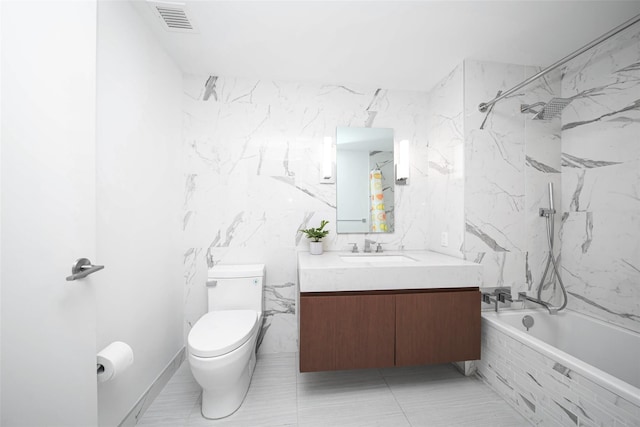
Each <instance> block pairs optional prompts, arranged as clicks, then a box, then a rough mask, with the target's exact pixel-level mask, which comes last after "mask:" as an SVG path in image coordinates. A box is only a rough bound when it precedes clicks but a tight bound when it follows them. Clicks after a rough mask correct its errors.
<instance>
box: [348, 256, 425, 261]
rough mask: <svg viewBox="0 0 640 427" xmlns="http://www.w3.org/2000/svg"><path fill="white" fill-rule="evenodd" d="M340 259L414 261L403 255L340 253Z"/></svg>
mask: <svg viewBox="0 0 640 427" xmlns="http://www.w3.org/2000/svg"><path fill="white" fill-rule="evenodd" d="M340 259H341V260H343V261H345V262H369V263H383V262H394V263H397V262H416V260H415V259H413V258H409V257H408V256H404V255H340Z"/></svg>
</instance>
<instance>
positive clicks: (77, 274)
mask: <svg viewBox="0 0 640 427" xmlns="http://www.w3.org/2000/svg"><path fill="white" fill-rule="evenodd" d="M103 268H104V265H93V264H91V261H89V260H88V259H87V258H78V259H77V260H76V262H74V263H73V265H72V266H71V276H67V281H68V282H70V281H72V280H78V279H82V278H84V277H87V276H88V275H90V274H91V273H95V272H96V271H98V270H102V269H103Z"/></svg>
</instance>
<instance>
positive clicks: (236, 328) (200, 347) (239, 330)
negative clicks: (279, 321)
mask: <svg viewBox="0 0 640 427" xmlns="http://www.w3.org/2000/svg"><path fill="white" fill-rule="evenodd" d="M257 320H258V313H257V312H255V311H253V310H220V311H211V312H209V313H207V314H205V315H204V316H202V317H201V318H200V319H199V320H198V321H197V322H196V324H195V325H193V328H191V332H189V337H188V338H187V342H188V345H189V352H190V353H191V354H193V355H194V356H198V357H214V356H221V355H223V354H226V353H229V352H230V351H233V350H235V349H236V348H238V347H240V346H241V345H242V344H244V343H245V342H246V341H247V339H249V336H251V334H252V333H253V332H254V331H255V330H256V329H257V328H258V321H257Z"/></svg>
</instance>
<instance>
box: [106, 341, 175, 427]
mask: <svg viewBox="0 0 640 427" xmlns="http://www.w3.org/2000/svg"><path fill="white" fill-rule="evenodd" d="M185 357H186V351H185V348H184V347H182V348H181V349H180V350H179V351H178V352H177V353H176V355H175V356H174V357H173V359H171V361H170V362H169V364H168V365H167V366H166V367H165V368H164V369H163V370H162V372H161V373H160V375H158V376H157V377H156V379H155V380H154V381H153V383H151V385H150V386H149V388H148V389H147V390H146V391H145V392H144V393H143V394H142V396H140V399H138V401H137V402H136V404H135V405H133V408H131V410H130V411H129V413H128V414H127V416H126V417H124V419H123V420H122V422H121V423H120V424H119V425H118V426H119V427H133V426H135V425H136V424H137V423H138V421H140V419H141V418H142V416H143V415H144V413H145V411H146V410H147V408H149V406H150V405H151V403H153V401H154V399H155V398H156V397H157V396H158V394H160V392H161V391H162V389H163V388H164V386H165V385H166V384H167V383H168V382H169V380H170V379H171V377H172V376H173V374H175V372H176V371H177V370H178V368H179V367H180V365H182V362H184V359H185Z"/></svg>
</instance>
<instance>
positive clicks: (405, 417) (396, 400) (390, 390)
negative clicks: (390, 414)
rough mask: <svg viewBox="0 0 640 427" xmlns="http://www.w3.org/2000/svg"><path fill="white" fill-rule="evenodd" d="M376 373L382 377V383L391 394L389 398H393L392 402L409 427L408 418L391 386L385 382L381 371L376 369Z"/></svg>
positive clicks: (385, 379) (385, 378)
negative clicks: (396, 405)
mask: <svg viewBox="0 0 640 427" xmlns="http://www.w3.org/2000/svg"><path fill="white" fill-rule="evenodd" d="M378 372H379V373H380V376H381V377H382V380H383V381H384V383H385V384H386V385H387V388H388V389H389V392H390V393H391V396H393V400H395V402H396V403H397V404H398V407H399V408H400V410H401V411H402V416H403V417H404V419H405V420H407V424H408V425H409V427H411V421H409V417H407V414H406V413H405V412H404V408H403V407H402V405H401V404H400V402H399V401H398V398H397V397H396V395H395V393H394V392H393V389H392V388H391V386H390V385H389V383H388V382H387V377H385V376H384V374H383V373H382V371H381V370H380V369H378Z"/></svg>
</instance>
